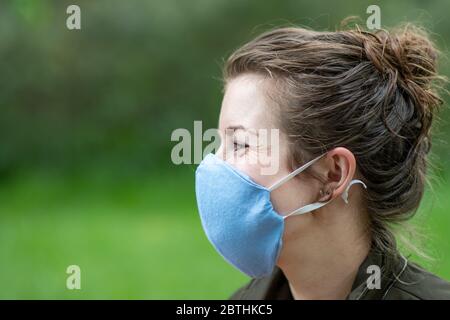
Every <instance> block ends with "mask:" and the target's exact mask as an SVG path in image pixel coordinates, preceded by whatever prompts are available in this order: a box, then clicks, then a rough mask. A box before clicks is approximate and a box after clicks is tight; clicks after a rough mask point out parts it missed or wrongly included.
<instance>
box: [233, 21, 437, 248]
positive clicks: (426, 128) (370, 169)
mask: <svg viewBox="0 0 450 320" xmlns="http://www.w3.org/2000/svg"><path fill="white" fill-rule="evenodd" d="M436 60H437V50H436V49H435V46H434V45H433V43H432V42H431V41H430V39H429V37H428V36H427V34H426V33H425V32H424V31H422V30H421V29H419V28H417V27H414V26H412V25H407V26H404V27H401V28H396V29H393V30H391V31H386V30H379V31H376V32H368V31H364V30H361V29H360V28H354V29H350V30H343V31H336V32H316V31H310V30H306V29H303V28H298V27H288V28H279V29H275V30H272V31H269V32H266V33H264V34H262V35H260V36H258V37H257V38H256V39H254V40H252V41H250V42H248V43H247V44H245V45H244V46H242V47H241V48H239V49H238V50H237V51H235V52H234V53H233V54H232V55H231V56H230V57H229V59H228V61H227V63H226V65H225V69H224V78H225V80H226V81H227V80H230V79H232V78H233V77H236V76H238V75H240V74H243V73H249V72H252V73H259V74H261V75H264V76H267V77H270V78H272V79H273V80H274V84H275V86H274V89H273V90H272V93H271V95H272V96H273V97H274V98H275V99H276V101H277V102H278V104H279V105H280V112H279V119H280V124H281V129H282V130H284V131H285V133H286V134H287V136H288V137H289V139H290V141H291V143H292V159H293V160H294V162H295V164H296V165H298V164H301V163H304V162H306V161H308V160H310V159H311V158H312V157H315V156H318V155H320V154H322V153H323V152H326V151H328V150H330V149H333V148H334V147H338V146H341V147H346V148H347V149H349V150H350V151H352V152H353V154H354V155H355V158H356V160H357V173H358V175H360V176H361V179H362V180H363V181H364V182H365V184H366V185H367V191H366V192H364V193H363V197H364V199H363V200H364V203H365V204H366V207H367V212H368V216H369V220H370V230H371V232H372V245H373V247H376V248H377V249H380V250H382V251H383V252H385V253H389V254H393V255H394V254H396V252H397V244H396V240H395V236H394V235H393V232H392V228H391V226H392V224H397V223H399V222H402V221H404V220H407V219H409V218H410V217H412V216H413V215H414V214H415V213H416V211H417V208H418V206H419V203H420V201H421V199H422V196H423V194H424V187H425V182H426V176H425V175H426V170H427V162H428V161H427V160H428V159H427V154H428V153H429V151H430V147H431V140H430V129H431V124H432V120H433V115H434V113H435V111H436V109H437V108H438V107H439V106H440V105H441V104H442V100H441V98H440V97H439V95H438V93H437V90H436V85H435V84H436V81H435V80H443V79H444V78H443V77H441V76H439V75H438V74H437V72H436Z"/></svg>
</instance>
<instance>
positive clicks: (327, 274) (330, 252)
mask: <svg viewBox="0 0 450 320" xmlns="http://www.w3.org/2000/svg"><path fill="white" fill-rule="evenodd" d="M345 220H346V219H342V221H341V225H340V226H336V225H335V224H332V225H327V224H323V225H320V226H317V227H316V228H317V230H310V231H311V232H309V234H311V235H314V237H312V236H311V239H307V238H306V239H305V237H306V236H305V235H303V236H302V237H301V238H300V237H299V238H297V239H295V238H293V239H289V240H287V241H286V242H285V243H284V247H283V252H282V255H281V257H280V260H279V261H278V265H279V267H280V268H281V270H282V271H283V273H284V274H285V276H286V278H287V279H288V281H289V286H290V288H291V292H292V295H293V297H294V298H295V299H298V300H303V299H305V300H306V299H333V300H335V299H336V300H337V299H339V300H340V299H345V298H346V297H347V296H348V294H349V293H350V291H351V288H352V285H353V282H354V280H355V277H356V274H357V272H358V268H359V266H360V265H361V263H362V262H363V261H364V259H365V258H366V256H367V254H368V252H369V249H370V236H369V235H368V233H367V232H366V230H363V228H359V229H358V228H355V230H351V229H350V228H349V227H348V226H349V225H351V224H349V223H350V222H349V221H345ZM313 228H314V227H313ZM308 240H310V241H308Z"/></svg>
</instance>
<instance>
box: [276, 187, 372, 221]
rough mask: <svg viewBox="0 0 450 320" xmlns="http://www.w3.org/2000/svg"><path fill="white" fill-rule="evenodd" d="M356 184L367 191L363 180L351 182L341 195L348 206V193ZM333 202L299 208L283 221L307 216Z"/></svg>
mask: <svg viewBox="0 0 450 320" xmlns="http://www.w3.org/2000/svg"><path fill="white" fill-rule="evenodd" d="M356 183H361V184H362V185H363V186H364V188H365V189H367V186H366V184H365V183H364V182H362V181H361V180H358V179H354V180H352V181H350V183H349V184H348V186H347V188H345V191H344V192H343V193H342V195H341V197H342V199H343V200H344V202H345V203H346V204H348V191H349V190H350V187H351V186H352V185H354V184H356ZM333 200H334V199H330V200H328V201H325V202H316V203H311V204H307V205H306V206H303V207H301V208H298V209H296V210H294V211H292V212H291V213H289V214H287V215H285V216H283V219H286V218H287V217H290V216H296V215H301V214H305V213H308V212H311V211H313V210H316V209H319V208H320V207H323V206H324V205H326V204H328V203H330V202H331V201H333Z"/></svg>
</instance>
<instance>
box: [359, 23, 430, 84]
mask: <svg viewBox="0 0 450 320" xmlns="http://www.w3.org/2000/svg"><path fill="white" fill-rule="evenodd" d="M364 35H365V39H364V50H365V55H366V56H367V58H368V59H370V60H371V61H372V62H373V63H374V65H375V67H376V68H377V69H378V70H379V71H380V72H383V73H386V72H387V73H394V74H395V76H396V77H398V80H399V81H400V82H401V83H403V84H405V85H409V84H411V83H415V84H417V85H419V86H421V87H423V88H428V87H429V85H430V83H431V82H432V81H433V80H434V79H435V78H437V74H436V72H437V71H436V64H437V58H438V51H437V49H436V48H435V46H434V44H433V43H432V42H431V40H429V37H428V35H427V34H426V33H425V32H424V31H423V30H421V29H419V28H418V27H415V26H412V25H406V26H405V27H402V28H397V29H394V30H392V31H391V32H388V31H386V30H379V31H377V32H375V33H368V32H364Z"/></svg>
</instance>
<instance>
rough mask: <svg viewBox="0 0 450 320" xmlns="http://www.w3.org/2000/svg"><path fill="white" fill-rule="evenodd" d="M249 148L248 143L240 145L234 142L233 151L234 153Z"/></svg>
mask: <svg viewBox="0 0 450 320" xmlns="http://www.w3.org/2000/svg"><path fill="white" fill-rule="evenodd" d="M248 148H249V145H248V144H247V143H239V142H236V141H234V142H233V150H234V151H238V150H241V149H248Z"/></svg>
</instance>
